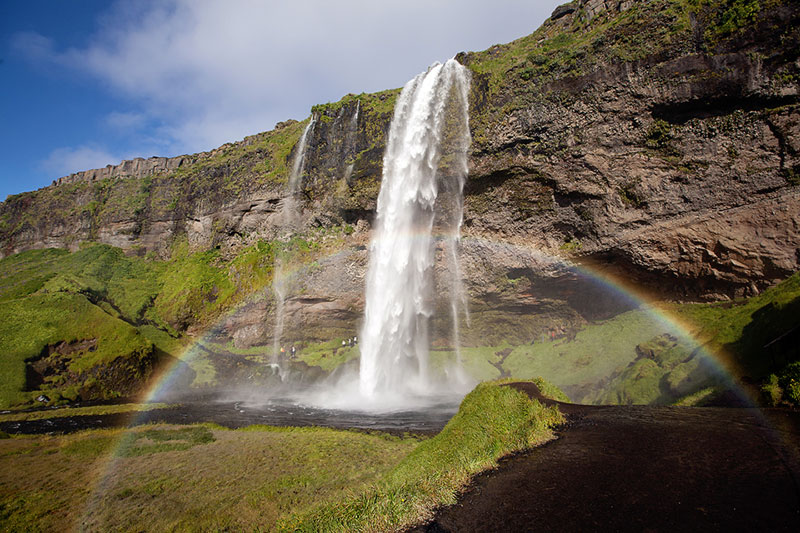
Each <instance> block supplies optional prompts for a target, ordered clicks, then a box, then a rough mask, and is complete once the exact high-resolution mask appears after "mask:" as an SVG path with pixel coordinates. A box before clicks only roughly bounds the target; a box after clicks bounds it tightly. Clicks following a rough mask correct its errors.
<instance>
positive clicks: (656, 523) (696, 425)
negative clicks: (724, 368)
mask: <svg viewBox="0 0 800 533" xmlns="http://www.w3.org/2000/svg"><path fill="white" fill-rule="evenodd" d="M515 386H517V387H518V388H521V389H523V390H525V391H526V392H528V393H529V394H531V395H532V396H534V397H536V396H538V390H536V389H535V387H533V388H530V387H529V386H528V384H515ZM559 407H560V409H561V410H562V412H564V413H565V414H566V416H567V419H568V423H567V424H566V425H565V426H564V427H562V428H561V429H560V430H559V431H558V439H557V440H554V441H551V442H550V443H548V444H546V445H544V446H542V447H540V448H537V449H534V450H532V451H529V452H526V453H522V454H518V455H515V456H512V457H509V458H507V459H505V460H503V461H502V462H501V464H500V465H499V467H498V468H497V469H495V470H493V471H491V472H488V473H485V474H483V475H480V476H478V477H477V478H476V479H475V480H474V482H473V484H472V485H471V486H470V487H469V489H468V490H467V492H466V493H465V494H463V495H462V496H461V497H460V499H459V501H458V502H457V503H456V504H455V505H452V506H450V507H446V508H444V509H440V510H439V511H438V512H437V514H436V516H435V518H434V519H433V521H431V522H430V523H428V524H426V525H424V526H422V527H418V528H416V529H414V530H413V531H417V532H421V531H426V532H444V531H458V532H470V531H481V532H484V531H515V532H516V531H669V532H673V531H800V488H798V480H800V413H798V412H796V411H787V410H758V409H742V408H693V407H645V406H632V407H631V406H607V407H605V406H604V407H599V406H576V405H569V404H559Z"/></svg>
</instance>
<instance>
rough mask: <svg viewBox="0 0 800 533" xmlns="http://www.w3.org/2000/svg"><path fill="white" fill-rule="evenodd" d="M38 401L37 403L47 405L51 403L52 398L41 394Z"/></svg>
mask: <svg viewBox="0 0 800 533" xmlns="http://www.w3.org/2000/svg"><path fill="white" fill-rule="evenodd" d="M36 401H37V402H42V403H47V402H49V401H50V398H48V397H47V396H45V395H44V394H40V395H39V396H37V397H36Z"/></svg>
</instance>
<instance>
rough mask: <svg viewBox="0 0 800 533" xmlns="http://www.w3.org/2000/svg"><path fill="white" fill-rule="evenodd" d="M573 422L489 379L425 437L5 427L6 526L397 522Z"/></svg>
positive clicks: (2, 504)
mask: <svg viewBox="0 0 800 533" xmlns="http://www.w3.org/2000/svg"><path fill="white" fill-rule="evenodd" d="M540 384H541V383H540ZM541 386H543V387H544V384H541ZM545 388H546V387H545ZM555 392H557V391H555ZM562 420H563V419H562V418H561V415H560V414H559V413H558V411H557V410H555V409H554V408H545V407H543V406H541V405H540V404H539V403H538V402H535V401H532V400H530V399H529V398H528V397H527V396H526V395H525V394H523V393H521V392H519V391H517V390H515V389H511V388H509V387H503V386H501V384H499V383H494V384H484V385H481V386H479V387H478V388H477V389H476V390H475V391H473V392H472V393H471V394H470V395H468V396H467V398H465V400H464V402H463V404H462V407H461V410H460V411H459V413H458V414H457V415H456V416H455V417H454V418H453V420H452V421H451V422H450V423H449V424H448V425H447V427H446V428H445V429H444V430H443V431H442V432H441V433H440V434H439V435H437V436H436V437H434V438H431V439H428V440H422V441H420V440H419V439H418V438H415V437H405V438H399V437H392V436H388V435H384V434H365V433H360V432H351V431H340V430H332V429H323V428H272V427H264V426H251V427H249V428H245V429H242V430H235V431H233V430H226V429H223V428H220V427H218V426H213V425H199V426H167V425H154V426H142V427H137V428H133V429H130V430H127V431H126V430H94V431H86V432H81V433H76V434H72V435H65V436H47V435H45V436H19V437H13V438H8V439H2V440H0V486H2V487H3V491H2V492H0V524H1V525H2V527H3V528H5V529H7V530H26V531H52V530H57V529H58V530H63V529H65V528H66V529H70V528H76V527H77V528H85V529H90V530H106V531H108V530H115V531H116V530H126V531H130V530H148V531H165V530H179V531H184V530H191V531H220V530H246V531H255V530H259V531H271V530H301V531H312V530H313V531H353V530H356V529H365V528H366V529H386V528H389V527H400V526H402V525H404V524H411V523H414V522H415V521H417V520H419V519H421V518H424V517H425V516H427V515H428V514H429V513H430V511H431V510H432V509H433V507H434V506H435V505H438V504H443V503H448V502H452V501H453V499H454V497H455V495H456V494H457V493H458V491H459V490H460V489H461V488H463V487H464V485H465V484H466V482H467V481H468V480H469V478H470V476H471V475H473V474H475V473H477V472H479V471H480V470H483V469H486V468H490V467H491V466H493V465H494V464H496V461H497V459H498V458H499V457H501V456H502V455H505V454H507V453H511V452H513V451H516V450H520V449H523V448H527V447H530V446H533V445H536V444H539V443H541V442H543V441H545V440H547V439H548V438H550V436H551V428H552V427H553V426H554V425H556V424H558V423H560V422H561V421H562Z"/></svg>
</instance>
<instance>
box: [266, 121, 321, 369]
mask: <svg viewBox="0 0 800 533" xmlns="http://www.w3.org/2000/svg"><path fill="white" fill-rule="evenodd" d="M315 123H316V117H315V116H314V115H311V120H309V121H308V124H307V125H306V127H305V129H304V130H303V134H302V135H301V136H300V140H298V141H297V148H296V149H295V152H294V158H293V159H292V169H291V172H290V174H289V183H288V189H289V190H288V191H287V193H286V197H285V198H284V199H283V207H282V208H281V229H289V231H290V232H292V231H294V230H295V229H296V228H295V226H296V225H297V221H298V215H299V213H298V212H297V201H296V199H295V196H296V195H297V192H298V189H299V187H300V177H301V176H302V175H303V167H304V165H305V161H306V140H307V139H308V133H309V132H310V131H311V129H312V128H313V127H314V124H315ZM284 267H285V265H284V257H283V254H282V253H280V252H278V253H276V255H275V264H274V266H273V275H272V292H273V293H274V294H275V328H274V330H273V333H272V363H271V365H273V368H274V365H278V367H279V368H282V367H280V364H281V360H280V348H281V337H282V336H283V327H284V320H285V317H284V315H285V313H284V307H285V302H286V291H287V281H288V280H287V279H286V278H287V276H286V272H284ZM280 375H281V380H282V379H283V372H282V371H281V372H280Z"/></svg>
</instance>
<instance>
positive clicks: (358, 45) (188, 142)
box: [23, 0, 559, 155]
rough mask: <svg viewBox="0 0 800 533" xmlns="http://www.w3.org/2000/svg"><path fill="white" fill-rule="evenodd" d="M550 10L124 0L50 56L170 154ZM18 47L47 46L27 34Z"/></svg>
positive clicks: (384, 81) (528, 5)
mask: <svg viewBox="0 0 800 533" xmlns="http://www.w3.org/2000/svg"><path fill="white" fill-rule="evenodd" d="M558 3H559V1H552V0H549V1H543V2H531V1H521V0H495V1H494V2H486V1H485V0H480V1H478V0H405V1H404V2H379V1H375V0H339V1H337V2H330V1H322V0H295V1H293V2H283V1H264V0H227V1H225V2H220V1H216V0H159V1H150V2H141V1H134V0H121V1H119V2H117V3H116V4H115V5H114V7H113V8H112V9H111V10H109V11H108V12H107V13H106V14H105V15H104V16H103V18H102V19H101V21H100V27H101V30H100V32H99V33H98V34H97V35H95V36H93V37H92V38H91V40H90V42H89V44H88V46H86V47H84V48H81V49H71V50H67V51H63V52H59V53H57V54H55V55H56V56H57V60H58V61H59V62H61V63H62V64H66V65H70V66H71V67H72V68H75V69H80V70H85V71H88V72H90V73H91V74H92V75H94V76H95V77H96V78H98V79H100V80H101V81H102V82H104V83H105V84H107V85H108V86H110V87H111V88H113V90H114V91H115V93H116V94H117V95H121V96H122V97H123V98H125V99H126V100H127V101H128V102H129V103H130V106H131V107H134V108H136V109H137V111H136V112H133V113H131V112H126V113H121V112H120V113H116V114H113V115H112V116H109V117H108V118H107V122H108V124H110V125H116V126H118V127H122V126H123V125H124V124H126V123H127V124H128V126H130V127H137V126H139V127H140V126H142V125H144V124H145V123H146V122H148V121H150V122H151V123H157V124H159V125H160V127H161V129H160V130H159V131H160V133H164V134H166V135H167V140H162V146H161V150H163V151H166V152H171V153H172V154H174V153H178V152H191V151H198V150H203V149H209V148H212V147H215V146H218V145H220V144H222V143H224V142H227V141H231V140H236V139H239V138H242V137H244V136H245V135H249V134H253V133H256V132H258V131H263V130H267V129H270V128H272V127H273V125H274V124H275V123H276V122H278V121H280V120H284V119H287V118H297V119H301V118H304V117H305V116H306V115H307V114H308V112H309V110H310V107H311V106H312V105H313V104H316V103H323V102H327V101H335V100H338V99H339V98H340V97H341V96H343V95H344V94H346V93H348V92H355V93H358V92H362V91H365V92H371V91H377V90H382V89H389V88H392V87H400V86H402V85H403V84H404V83H405V81H406V80H408V79H409V78H411V77H412V76H414V75H415V74H416V73H418V72H420V71H422V70H424V69H425V68H426V67H427V66H428V65H429V64H430V63H432V62H433V61H436V60H444V59H447V58H448V57H452V56H453V55H455V54H456V53H457V52H459V51H461V50H462V49H470V48H471V49H478V50H480V49H483V48H486V47H488V46H490V45H492V44H495V43H497V42H506V41H509V40H512V39H514V38H516V37H520V36H522V35H526V34H528V33H530V32H532V31H533V30H535V29H536V27H537V26H538V25H539V24H540V22H541V21H542V20H543V19H544V18H546V17H547V15H549V13H550V12H551V11H552V9H553V8H554V7H555V6H556V5H557V4H558ZM40 37H41V36H40ZM23 40H24V39H23ZM25 46H26V47H27V49H29V50H31V51H32V52H31V53H38V54H40V55H41V54H47V53H51V52H48V51H49V50H51V49H52V43H49V42H48V41H47V40H46V39H44V40H41V39H37V38H35V37H33V36H30V35H29V36H28V37H27V41H25ZM172 154H170V155H172ZM164 155H167V154H164Z"/></svg>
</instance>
